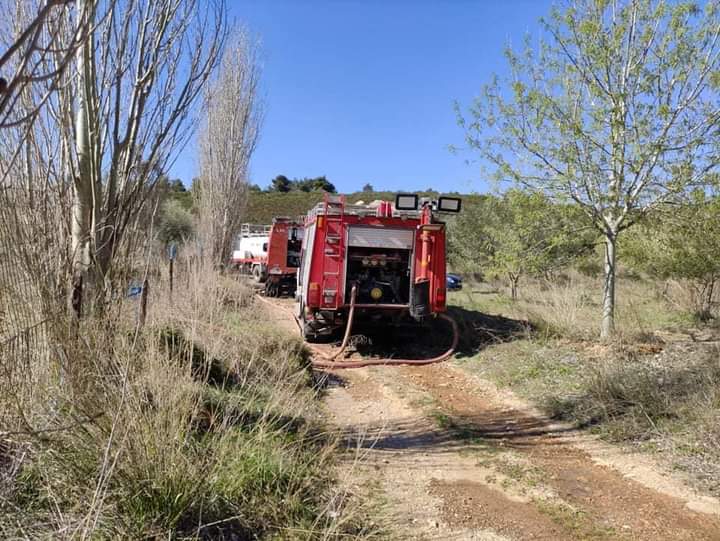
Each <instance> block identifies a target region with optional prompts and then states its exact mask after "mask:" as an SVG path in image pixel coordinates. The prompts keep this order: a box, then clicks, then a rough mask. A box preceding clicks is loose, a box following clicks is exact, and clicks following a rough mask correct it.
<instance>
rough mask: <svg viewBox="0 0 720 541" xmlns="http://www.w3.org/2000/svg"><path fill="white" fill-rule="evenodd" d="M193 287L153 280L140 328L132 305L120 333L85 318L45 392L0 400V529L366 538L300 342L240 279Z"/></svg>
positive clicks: (68, 534) (22, 534)
mask: <svg viewBox="0 0 720 541" xmlns="http://www.w3.org/2000/svg"><path fill="white" fill-rule="evenodd" d="M193 286H194V287H191V288H189V289H188V290H187V291H191V292H192V293H188V292H178V291H176V292H175V293H174V297H173V299H172V302H171V301H170V300H169V296H168V295H169V292H168V291H167V290H166V289H164V288H157V287H156V288H154V289H153V291H154V292H155V293H154V295H151V297H150V312H149V315H148V321H147V324H146V325H145V327H144V328H142V329H140V330H139V332H138V333H137V334H136V333H135V332H134V331H133V328H132V327H133V324H134V322H133V318H132V317H131V316H132V312H133V311H134V306H128V307H127V308H128V310H127V311H126V313H124V314H120V315H119V316H118V317H119V318H121V319H123V321H124V325H125V326H126V328H127V329H128V332H127V333H124V334H123V333H115V334H107V335H106V334H104V333H103V328H104V326H103V325H102V322H100V321H89V320H86V321H84V322H83V324H82V329H81V334H82V339H80V340H79V341H77V342H75V341H72V340H70V338H68V345H67V348H68V349H69V350H70V351H72V353H73V355H72V356H69V357H68V358H69V359H70V360H71V365H70V364H68V365H67V366H63V367H62V377H61V379H60V380H55V381H53V378H52V377H48V378H47V387H46V388H45V389H44V390H45V391H50V390H52V393H49V392H48V393H47V394H45V393H39V392H37V387H35V389H34V391H35V392H33V393H31V394H23V392H22V390H18V392H17V393H16V394H15V395H14V396H8V395H3V397H2V402H3V403H2V407H3V411H4V414H3V418H2V425H1V426H2V432H0V443H1V445H0V473H1V474H2V475H1V476H0V487H1V488H2V490H1V492H0V536H1V537H3V538H33V539H37V538H56V537H58V536H61V537H63V538H74V537H93V538H100V539H103V538H123V539H148V538H183V539H185V538H192V539H195V538H201V539H209V538H212V539H240V540H242V539H275V538H277V539H295V538H297V539H329V538H336V537H342V538H360V537H367V536H368V535H370V534H369V532H367V531H366V528H365V527H364V526H362V525H361V523H360V520H359V515H358V514H357V510H356V509H355V508H354V507H353V505H354V504H352V503H351V498H350V497H349V495H348V494H346V493H345V492H344V491H343V490H342V489H340V488H338V487H337V486H335V483H334V479H333V473H332V472H333V468H332V465H333V463H334V461H335V457H336V452H335V451H336V443H337V441H336V438H335V437H334V436H333V434H332V433H329V432H328V431H327V430H325V428H324V427H323V426H322V424H321V423H320V422H319V421H318V416H317V415H316V411H315V410H316V407H317V404H316V390H315V389H314V388H313V386H312V378H311V374H310V372H309V369H308V364H307V358H306V353H305V350H304V348H303V347H302V344H301V342H300V341H299V340H297V339H293V338H288V337H286V336H283V335H279V334H277V333H274V332H273V331H272V330H271V329H270V328H269V325H268V324H267V323H266V322H262V321H258V316H257V313H254V312H253V308H252V307H249V306H244V307H243V306H242V305H247V304H248V303H249V300H248V299H249V292H248V291H247V290H245V288H243V287H242V286H241V285H240V284H238V283H237V282H235V281H234V280H232V279H229V278H228V279H225V278H221V277H218V278H215V277H213V279H212V280H208V277H207V276H204V277H203V280H202V281H200V280H199V279H198V280H196V283H194V284H193ZM228 299H234V300H235V301H237V300H242V302H240V303H237V302H226V301H227V300H228ZM238 304H239V305H241V306H240V307H239V308H238V307H237V305H238ZM36 368H38V367H36ZM38 370H39V368H38ZM47 396H53V397H55V398H54V399H53V400H52V401H48V400H47V399H46V397H47Z"/></svg>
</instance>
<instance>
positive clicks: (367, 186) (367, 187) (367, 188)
mask: <svg viewBox="0 0 720 541" xmlns="http://www.w3.org/2000/svg"><path fill="white" fill-rule="evenodd" d="M362 191H363V192H365V193H372V192H374V191H375V188H373V185H372V184H370V183H369V182H368V183H367V184H365V185H364V186H363V187H362Z"/></svg>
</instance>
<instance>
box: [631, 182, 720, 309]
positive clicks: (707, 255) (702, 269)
mask: <svg viewBox="0 0 720 541" xmlns="http://www.w3.org/2000/svg"><path fill="white" fill-rule="evenodd" d="M622 253H623V255H624V256H626V257H627V259H628V261H629V263H630V264H631V265H632V266H633V267H634V268H635V269H637V270H640V271H643V272H645V273H647V274H649V275H650V276H652V277H654V278H659V279H661V280H665V279H676V280H685V281H687V282H688V283H689V284H691V285H692V287H693V290H694V297H695V299H694V300H695V311H696V313H697V315H698V316H700V317H701V318H703V319H705V318H708V317H710V315H711V313H712V309H713V298H714V295H715V293H716V290H717V283H718V280H719V279H720V199H717V198H713V199H708V198H706V197H705V196H704V195H703V194H702V193H701V192H698V193H697V194H695V198H694V200H693V202H692V203H691V204H688V205H684V206H682V207H672V208H664V209H661V210H660V211H658V212H656V213H655V214H654V215H653V216H652V218H651V219H648V220H645V221H644V222H642V223H640V224H638V226H637V227H636V228H635V229H634V230H633V231H632V232H630V233H629V234H628V235H627V239H626V240H625V242H623V244H622Z"/></svg>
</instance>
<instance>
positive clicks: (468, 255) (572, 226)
mask: <svg viewBox="0 0 720 541" xmlns="http://www.w3.org/2000/svg"><path fill="white" fill-rule="evenodd" d="M595 236H596V235H595V234H594V233H593V232H592V230H591V228H590V227H589V224H588V223H587V220H585V219H583V216H582V215H581V214H580V213H579V212H578V209H577V207H572V206H567V205H558V204H553V203H552V202H551V201H550V200H549V199H548V198H547V197H545V196H544V195H543V194H540V193H528V192H523V191H521V190H510V191H508V192H507V193H505V194H504V195H503V197H502V198H496V197H488V198H486V199H484V200H482V201H481V202H480V203H479V204H475V205H470V206H468V207H466V208H465V209H464V211H463V213H462V214H460V215H458V217H457V218H456V220H455V221H454V222H452V223H451V224H450V227H449V244H450V249H451V256H452V258H453V262H454V263H455V262H457V263H459V264H460V266H462V267H463V268H465V269H466V270H470V271H472V272H477V271H478V270H481V271H482V272H483V273H484V274H486V275H488V276H491V277H493V276H494V277H503V278H506V279H507V280H508V282H509V285H510V292H511V297H512V299H513V300H515V299H517V296H518V287H519V284H520V280H521V278H522V277H523V276H528V275H531V276H538V275H546V276H547V275H549V274H550V273H551V272H552V271H554V270H557V269H559V268H561V267H564V266H566V265H568V264H569V263H570V262H572V261H573V260H574V259H575V258H577V257H578V256H580V255H582V254H584V253H586V252H587V251H589V250H592V248H593V246H594V237H595Z"/></svg>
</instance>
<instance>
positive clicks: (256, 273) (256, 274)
mask: <svg viewBox="0 0 720 541" xmlns="http://www.w3.org/2000/svg"><path fill="white" fill-rule="evenodd" d="M252 277H253V280H255V281H256V282H257V283H258V284H261V283H262V282H264V281H265V277H264V276H263V273H262V270H261V269H260V265H255V266H254V267H253V268H252Z"/></svg>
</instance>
